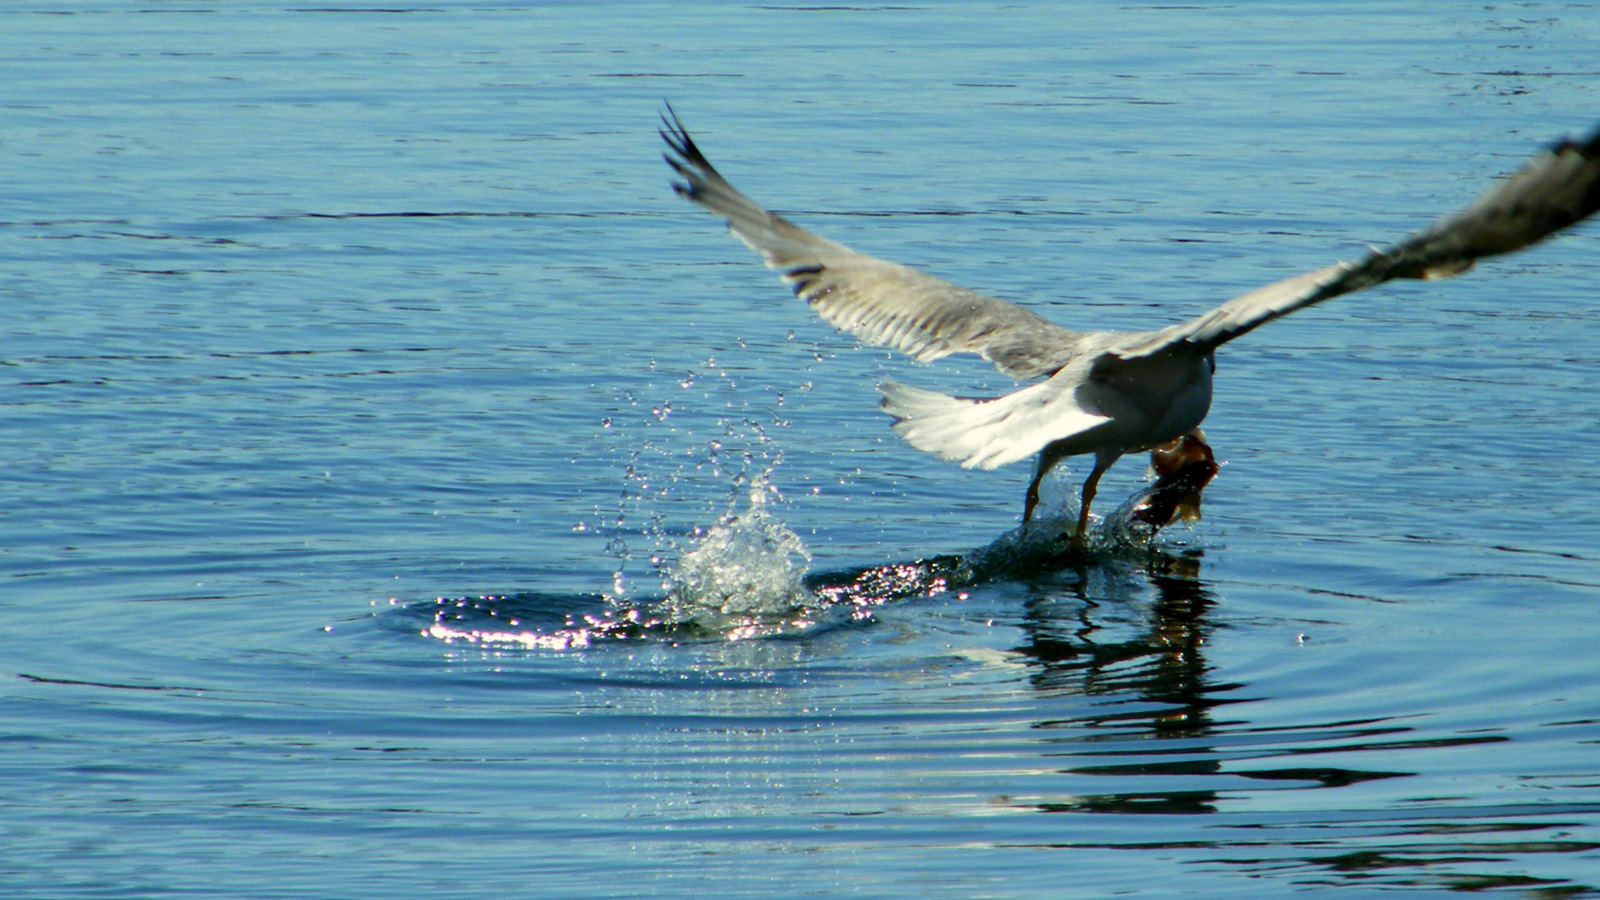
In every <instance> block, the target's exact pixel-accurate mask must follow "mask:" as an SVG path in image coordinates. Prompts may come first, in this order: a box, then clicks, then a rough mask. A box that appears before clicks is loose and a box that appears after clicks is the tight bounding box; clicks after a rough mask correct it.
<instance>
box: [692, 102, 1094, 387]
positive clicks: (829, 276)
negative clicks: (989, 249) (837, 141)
mask: <svg viewBox="0 0 1600 900" xmlns="http://www.w3.org/2000/svg"><path fill="white" fill-rule="evenodd" d="M667 113H668V114H671V117H670V118H669V117H668V116H667V115H663V116H662V123H663V125H664V128H663V129H662V131H661V137H662V139H663V140H665V141H666V142H667V146H668V147H669V148H671V152H669V153H666V154H663V155H664V156H665V158H666V160H667V162H668V163H669V164H670V165H671V166H672V168H673V170H674V171H676V172H677V173H678V175H680V176H681V177H682V178H683V181H682V182H677V183H674V184H673V188H674V189H675V190H676V191H677V192H678V193H679V194H681V195H683V196H684V197H687V198H688V199H690V200H692V201H694V202H695V203H697V204H699V205H700V206H702V207H704V208H706V209H707V210H709V211H711V212H713V213H715V214H717V215H719V216H721V217H722V218H724V219H726V220H727V222H728V227H729V229H730V230H732V231H733V233H734V235H735V236H737V237H738V238H739V239H740V240H741V241H744V242H745V244H746V245H748V246H749V247H750V249H752V250H754V251H756V252H757V253H759V254H761V258H762V259H764V260H766V263H767V266H768V268H771V269H776V270H777V271H778V273H779V275H780V277H782V278H783V281H784V283H786V284H788V285H789V286H790V287H791V288H792V289H793V290H794V292H795V294H796V295H797V296H799V297H800V298H801V299H803V300H805V301H806V302H807V303H809V304H810V305H811V308H812V309H814V310H816V312H817V314H818V315H820V316H821V317H822V318H823V319H825V320H826V321H827V322H828V323H829V324H831V325H833V326H834V327H835V328H838V329H840V330H841V331H848V332H850V333H851V334H853V335H855V336H856V337H858V338H860V339H861V340H863V341H866V342H867V343H869V344H878V345H881V346H886V347H890V348H893V349H895V350H898V351H900V352H901V353H904V354H906V355H908V356H910V357H912V358H914V359H917V360H919V361H922V362H931V361H933V360H936V359H938V358H940V357H942V356H948V355H950V354H952V353H973V354H977V355H978V356H981V357H983V358H984V359H987V360H989V361H990V362H992V363H994V365H995V368H997V369H999V370H1000V371H1002V372H1004V373H1006V374H1007V375H1010V376H1011V377H1013V378H1016V379H1031V378H1039V377H1043V376H1045V375H1048V374H1050V373H1051V372H1054V371H1056V370H1057V369H1059V368H1061V367H1062V366H1063V365H1064V364H1065V363H1066V362H1067V361H1068V360H1069V359H1071V357H1072V355H1073V352H1074V347H1075V345H1076V344H1077V343H1078V339H1079V337H1080V336H1079V335H1078V334H1076V333H1075V332H1072V331H1069V330H1067V329H1065V328H1062V327H1061V326H1059V325H1056V324H1054V323H1053V322H1051V321H1049V320H1048V319H1045V318H1044V317H1042V316H1039V315H1037V314H1035V313H1032V312H1029V311H1028V310H1026V309H1023V308H1022V307H1020V306H1017V305H1016V304H1014V303H1008V302H1006V301H1004V300H999V299H996V298H994V297H989V296H985V295H984V294H980V293H978V292H977V291H971V290H968V289H966V288H963V287H959V286H957V285H954V284H951V283H950V282H948V281H945V280H943V279H941V278H935V277H934V276H932V275H928V274H926V273H923V272H919V271H917V270H916V269H913V268H910V267H908V266H902V265H898V264H896V263H892V262H887V261H885V260H881V259H878V258H876V257H873V256H868V255H866V254H864V253H858V252H856V251H854V250H852V249H850V248H849V247H846V246H844V245H843V244H838V243H835V242H833V241H830V240H828V239H826V238H823V237H820V236H818V235H815V234H812V233H811V232H809V231H806V230H805V229H804V228H801V227H799V226H798V225H795V224H794V223H793V222H790V221H789V220H787V219H785V218H783V217H782V216H779V215H776V214H775V213H772V212H770V211H768V210H766V209H764V208H762V207H761V206H759V205H757V204H756V203H755V202H754V201H753V200H751V199H750V198H749V197H746V196H745V195H744V194H742V193H740V192H739V191H738V190H737V189H736V188H734V186H733V185H731V184H729V183H728V182H727V180H726V179H724V178H723V177H722V175H721V174H719V173H718V172H717V170H716V168H714V167H713V166H712V165H711V163H710V161H708V160H707V159H706V157H705V155H704V154H702V153H701V152H700V148H699V147H697V146H695V143H694V141H693V140H692V139H691V138H690V137H689V134H688V132H686V131H684V129H683V125H682V123H680V122H679V121H678V118H677V115H676V114H672V110H671V107H668V109H667Z"/></svg>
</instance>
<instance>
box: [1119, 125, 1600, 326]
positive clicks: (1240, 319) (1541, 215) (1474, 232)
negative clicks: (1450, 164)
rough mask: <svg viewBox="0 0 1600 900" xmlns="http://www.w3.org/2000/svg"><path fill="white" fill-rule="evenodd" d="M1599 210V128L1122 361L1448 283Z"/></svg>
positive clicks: (1234, 302)
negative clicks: (1412, 225)
mask: <svg viewBox="0 0 1600 900" xmlns="http://www.w3.org/2000/svg"><path fill="white" fill-rule="evenodd" d="M1597 209H1600V129H1596V130H1595V131H1594V132H1593V133H1592V134H1590V135H1589V136H1588V137H1587V138H1585V139H1583V140H1582V141H1572V140H1563V141H1561V142H1559V143H1557V144H1555V145H1554V146H1552V147H1550V148H1549V149H1548V150H1547V151H1545V152H1543V153H1540V154H1539V155H1538V156H1536V157H1534V158H1533V159H1532V160H1531V161H1530V162H1528V164H1527V165H1525V166H1523V167H1522V169H1521V170H1520V171H1518V172H1517V173H1515V174H1514V175H1512V176H1511V177H1509V178H1507V179H1505V180H1504V181H1502V182H1500V183H1499V184H1498V185H1496V186H1495V187H1494V188H1493V189H1491V190H1489V191H1488V192H1486V193H1484V194H1483V195H1482V196H1481V197H1479V198H1478V199H1477V200H1476V201H1475V202H1474V203H1473V204H1472V205H1471V206H1469V207H1467V208H1466V209H1464V210H1462V211H1461V212H1459V213H1457V214H1455V215H1453V216H1450V217H1448V218H1445V219H1442V220H1440V221H1439V222H1438V223H1437V224H1435V225H1434V226H1433V227H1431V228H1429V229H1427V230H1425V231H1422V232H1420V233H1418V234H1415V235H1413V236H1411V237H1409V238H1407V239H1406V240H1403V241H1401V242H1400V243H1398V244H1395V245H1394V246H1392V247H1388V248H1385V249H1383V250H1377V251H1374V252H1372V253H1370V254H1368V255H1367V256H1366V257H1365V258H1363V259H1360V260H1357V261H1355V262H1346V263H1338V264H1335V265H1332V266H1329V267H1328V268H1326V269H1319V270H1317V271H1315V272H1307V273H1306V274H1304V275H1296V276H1295V277H1293V278H1286V279H1284V280H1283V281H1279V282H1276V283H1275V284H1269V285H1267V286H1266V287H1263V288H1258V289H1257V290H1254V291H1251V292H1250V293H1248V294H1245V295H1243V296H1240V297H1236V298H1234V299H1233V300H1229V301H1228V302H1227V303H1224V304H1222V305H1221V306H1219V307H1217V308H1216V309H1213V310H1212V311H1210V312H1208V313H1206V314H1205V315H1203V316H1200V317H1199V318H1196V319H1193V320H1191V321H1188V322H1184V323H1182V324H1179V325H1174V326H1172V327H1170V328H1164V329H1162V330H1160V331H1156V332H1151V333H1149V334H1147V335H1144V336H1143V337H1142V339H1141V340H1139V341H1138V342H1137V343H1135V344H1134V345H1132V346H1130V347H1126V348H1120V349H1119V350H1118V351H1117V353H1116V355H1118V356H1120V357H1123V358H1131V357H1137V356H1149V355H1151V354H1153V353H1157V352H1159V351H1161V350H1163V349H1165V348H1166V347H1169V346H1171V345H1173V344H1177V343H1188V344H1191V345H1197V346H1199V347H1201V348H1203V349H1205V350H1211V349H1214V348H1216V347H1217V346H1219V345H1221V344H1224V343H1226V342H1228V341H1231V340H1233V339H1234V338H1236V337H1239V336H1240V335H1242V334H1246V333H1248V332H1250V331H1253V330H1254V329H1256V328H1259V327H1260V326H1262V325H1265V324H1266V323H1268V322H1270V321H1272V320H1273V319H1276V318H1278V317H1279V316H1285V315H1288V314H1289V313H1292V312H1294V311H1295V310H1297V309H1302V308H1304V307H1307V306H1311V305H1313V304H1316V303H1321V302H1322V301H1324V300H1328V299H1330V298H1333V297H1337V296H1339V295H1340V294H1348V293H1351V292H1352V291H1359V290H1362V289H1364V288H1369V287H1372V286H1373V285H1377V284H1382V283H1383V282H1385V281H1389V280H1391V279H1394V278H1446V277H1449V276H1451V275H1458V274H1460V273H1462V272H1465V271H1466V270H1467V269H1470V268H1472V264H1473V262H1474V261H1476V260H1478V259H1481V258H1483V257H1487V256H1497V255H1499V254H1502V253H1511V252H1513V251H1516V250H1521V249H1522V248H1524V247H1527V246H1528V245H1530V244H1534V243H1537V242H1538V241H1540V240H1543V239H1544V238H1546V237H1549V236H1550V235H1552V234H1555V233H1556V232H1558V231H1561V230H1562V229H1564V228H1567V227H1569V226H1572V225H1574V224H1576V223H1578V222H1581V221H1583V220H1584V219H1585V218H1588V217H1589V216H1590V215H1592V214H1593V213H1594V212H1595V211H1596V210H1597Z"/></svg>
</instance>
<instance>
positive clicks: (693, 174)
mask: <svg viewBox="0 0 1600 900" xmlns="http://www.w3.org/2000/svg"><path fill="white" fill-rule="evenodd" d="M661 123H662V127H661V129H660V130H659V133H660V135H661V138H662V140H664V141H665V142H666V144H667V148H668V149H667V151H666V152H665V153H663V154H662V155H663V157H664V158H665V159H666V161H667V163H668V165H670V166H671V167H672V169H673V171H674V172H676V173H677V175H678V176H679V178H681V179H682V180H681V181H675V182H673V185H672V186H673V189H674V190H675V191H676V192H677V193H678V194H679V195H680V196H683V197H685V198H687V199H688V200H691V201H693V202H694V203H696V204H698V205H700V206H701V207H703V208H705V209H706V210H707V211H709V212H711V213H713V214H715V215H717V216H720V217H722V218H723V219H725V220H726V221H727V223H728V227H729V229H730V230H731V231H732V232H733V234H734V236H735V237H737V238H739V239H740V240H741V241H743V242H744V243H745V244H746V245H748V246H749V247H750V249H752V250H754V251H755V252H756V253H758V254H760V255H761V258H762V259H763V260H765V261H766V264H767V267H768V268H770V269H774V270H776V271H777V272H778V274H779V277H780V278H782V279H783V282H784V283H785V284H787V285H788V286H789V287H790V288H791V289H793V291H794V293H795V295H796V296H798V297H800V298H801V299H803V300H805V301H806V303H808V304H809V305H810V306H811V308H812V309H813V310H814V311H815V312H816V313H817V315H819V316H821V317H822V318H823V319H824V320H825V321H827V322H828V323H830V324H831V325H833V326H834V327H835V328H837V329H839V330H840V331H847V332H850V333H851V334H853V335H855V336H856V337H857V338H858V339H859V340H861V341H864V342H866V343H868V344H874V345H879V346H885V347H889V348H892V349H894V350H898V351H900V352H901V353H904V354H906V355H907V356H910V357H911V358H912V359H915V360H917V361H919V362H932V361H933V360H936V359H939V358H941V357H944V356H949V355H952V354H958V353H970V354H975V355H977V356H979V357H981V358H983V359H986V360H988V361H989V362H991V363H993V364H994V366H995V368H997V369H999V370H1000V371H1001V372H1003V373H1005V374H1006V375H1009V376H1010V377H1012V378H1013V379H1015V380H1017V381H1021V382H1031V383H1030V384H1027V385H1026V386H1025V387H1022V388H1019V389H1018V390H1015V391H1013V392H1011V393H1009V394H1003V395H1001V396H999V397H987V398H972V397H951V396H948V395H946V394H941V393H938V392H936V391H930V390H924V389H922V388H917V387H912V386H910V385H907V384H901V383H899V382H897V381H891V380H885V381H883V382H882V383H880V384H879V385H878V386H877V388H878V392H879V393H880V394H882V395H883V399H882V402H881V403H880V406H881V408H882V409H883V411H884V412H886V413H888V414H889V415H890V416H892V417H893V418H894V425H893V428H894V430H895V432H896V433H897V434H899V435H900V436H901V437H902V438H904V439H905V440H906V441H907V442H909V443H910V444H911V445H912V446H913V447H916V448H917V449H919V450H923V451H926V452H928V453H932V454H935V455H937V456H940V457H943V458H944V459H947V460H951V461H953V462H958V463H960V464H961V465H962V466H964V467H966V468H969V469H970V468H981V469H993V468H996V467H998V466H1003V465H1005V464H1007V463H1013V462H1017V461H1020V460H1023V459H1027V458H1028V457H1030V456H1034V455H1035V454H1037V461H1036V463H1035V466H1034V474H1033V480H1032V481H1031V482H1029V484H1028V491H1027V495H1026V497H1025V499H1024V503H1023V510H1022V522H1023V525H1024V526H1026V525H1027V524H1028V522H1029V521H1030V520H1031V519H1032V518H1033V514H1034V510H1035V508H1036V507H1037V506H1038V504H1039V482H1040V481H1041V480H1042V479H1043V478H1044V476H1045V475H1047V474H1048V473H1049V472H1050V470H1051V469H1052V468H1054V467H1055V465H1056V464H1057V463H1059V462H1060V461H1061V460H1063V459H1066V458H1068V457H1072V456H1079V455H1085V454H1093V455H1094V467H1093V469H1091V470H1090V472H1089V477H1088V479H1087V480H1086V481H1084V483H1083V490H1082V499H1081V502H1080V504H1079V507H1078V510H1079V511H1078V522H1077V530H1076V531H1075V532H1073V534H1072V536H1071V539H1072V542H1073V543H1074V544H1075V545H1076V546H1078V547H1079V548H1081V547H1082V546H1083V542H1084V536H1085V534H1086V532H1087V529H1088V526H1089V506H1090V504H1091V503H1092V502H1093V501H1094V495H1095V489H1096V488H1097V487H1098V485H1099V483H1100V476H1102V475H1104V474H1105V472H1106V470H1107V469H1109V468H1111V466H1112V464H1113V463H1115V462H1116V461H1117V459H1118V458H1119V457H1121V456H1122V455H1123V454H1126V453H1133V452H1139V451H1144V450H1149V449H1151V448H1152V447H1157V446H1159V445H1162V444H1166V443H1168V442H1170V441H1173V440H1176V439H1178V438H1180V437H1183V436H1184V435H1187V434H1189V433H1191V432H1193V431H1194V430H1195V429H1196V428H1198V427H1199V425H1200V422H1201V421H1202V420H1203V419H1205V417H1206V413H1207V411H1209V409H1210V408H1211V376H1212V373H1213V372H1215V371H1216V361H1215V357H1216V352H1217V348H1219V347H1221V346H1222V345H1223V344H1225V343H1227V342H1228V341H1231V340H1233V339H1234V338H1236V337H1240V336H1242V335H1244V334H1248V333H1249V332H1251V331H1254V330H1255V329H1256V328H1258V327H1260V326H1262V325H1265V324H1266V323H1268V322H1271V321H1272V320H1273V319H1276V318H1278V317H1280V316H1285V315H1288V314H1289V313H1292V312H1294V311H1295V310H1297V309H1304V308H1305V307H1307V306H1312V305H1314V304H1317V303H1321V302H1322V301H1324V300H1328V299H1331V298H1333V297H1337V296H1339V295H1341V294H1348V293H1351V292H1354V291H1359V290H1364V289H1366V288H1370V287H1374V286H1376V285H1379V284H1383V283H1384V282H1386V281H1390V280H1392V279H1395V278H1421V279H1433V278H1446V277H1449V276H1453V275H1459V274H1461V273H1462V272H1465V271H1466V270H1467V269H1469V268H1471V267H1472V264H1473V263H1474V262H1475V261H1476V260H1478V259H1480V258H1482V257H1488V256H1497V255H1500V254H1503V253H1511V252H1513V251H1516V250H1520V249H1522V248H1524V247H1527V246H1528V245H1530V244H1533V243H1536V242H1537V241H1540V240H1542V239H1544V238H1546V237H1548V236H1550V235H1552V234H1554V233H1556V232H1558V231H1561V230H1562V229H1564V228H1567V227H1569V226H1571V225H1574V224H1576V223H1578V222H1580V221H1582V220H1583V219H1585V218H1587V217H1588V216H1589V215H1590V214H1592V213H1594V212H1595V210H1596V209H1597V208H1600V127H1597V128H1596V129H1595V131H1594V132H1593V133H1591V134H1590V135H1589V136H1588V137H1585V138H1583V139H1580V140H1572V139H1563V140H1560V141H1557V142H1556V143H1554V144H1552V145H1550V146H1549V147H1547V148H1546V149H1545V150H1544V151H1543V152H1541V153H1539V154H1538V155H1536V156H1534V157H1533V158H1532V159H1531V160H1530V161H1529V162H1527V163H1526V164H1525V165H1524V166H1523V167H1522V168H1521V169H1520V170H1518V171H1517V172H1515V173H1513V174H1512V175H1510V176H1508V177H1506V178H1504V179H1502V180H1500V181H1499V182H1498V183H1496V184H1495V185H1494V186H1493V187H1491V188H1490V189H1489V190H1488V191H1486V192H1484V193H1483V194H1482V195H1481V196H1479V197H1478V198H1477V200H1475V201H1474V202H1473V203H1472V204H1471V205H1469V206H1467V207H1466V208H1465V209H1463V210H1462V211H1460V212H1458V213H1456V214H1455V215H1453V216H1448V217H1445V218H1443V219H1441V220H1439V221H1438V222H1437V223H1435V224H1434V225H1432V226H1431V227H1429V228H1426V229H1423V230H1422V231H1419V232H1417V233H1416V234H1413V235H1412V236H1410V237H1408V238H1405V239H1404V240H1402V241H1400V242H1398V243H1395V244H1393V245H1391V246H1388V247H1385V248H1382V249H1373V250H1371V251H1370V252H1368V253H1367V254H1366V255H1365V256H1364V257H1362V258H1360V259H1357V260H1354V261H1350V262H1340V263H1335V264H1333V265H1331V266H1328V267H1327V268H1323V269H1317V270H1316V271H1314V272H1307V273H1305V274H1303V275H1296V276H1294V277H1292V278H1286V279H1284V280H1282V281H1278V282H1275V283H1273V284H1269V285H1267V286H1266V287H1262V288H1257V289H1256V290H1253V291H1250V292H1249V293H1246V294H1242V295H1240V296H1238V297H1235V298H1234V299H1232V300H1229V301H1228V302H1226V303H1223V304H1222V305H1221V306H1218V307H1216V308H1215V309H1213V310H1211V311H1210V312H1207V313H1205V314H1203V315H1201V316H1198V317H1196V318H1193V319H1190V320H1189V321H1187V322H1180V323H1177V324H1174V325H1169V326H1167V327H1165V328H1160V329H1156V330H1154V331H1134V332H1117V331H1087V332H1078V331H1070V330H1068V329H1066V328H1063V327H1061V326H1060V325H1057V324H1055V323H1053V322H1051V321H1049V320H1048V319H1045V318H1044V317H1042V316H1040V315H1038V314H1037V313H1034V312H1032V311H1030V310H1028V309H1025V308H1023V307H1021V306H1018V305H1016V304H1014V303H1009V302H1007V301H1005V300H999V299H996V298H994V297H989V296H986V295H984V294H981V293H978V292H976V291H972V290H968V289H967V288H964V287H959V286H957V285H954V284H951V283H950V282H948V281H944V280H943V279H940V278H936V277H934V276H932V275H928V274H926V273H923V272H920V271H918V270H916V269H913V268H910V267H908V266H903V265H899V264H897V263H892V262H888V261H886V260H882V259H878V258H876V257H873V256H868V255H866V254H864V253H860V252H857V251H855V250H852V249H850V248H849V247H846V246H844V245H843V244H838V243H835V242H833V241H830V240H828V239H827V238H824V237H820V236H818V235H816V234H813V233H811V232H809V231H806V230H805V229H803V228H801V227H799V226H798V225H795V224H794V223H793V222H790V221H789V220H788V219H785V218H783V217H782V216H779V215H777V214H775V213H773V212H770V211H769V210H767V209H764V208H763V207H761V206H759V205H758V204H756V203H755V202H754V201H752V200H751V199H750V198H749V197H746V196H745V195H744V194H742V193H740V192H739V191H738V190H737V189H735V188H734V187H733V185H731V184H729V183H728V181H727V180H726V179H724V178H723V177H722V175H721V174H719V173H718V172H717V170H716V168H715V167H713V166H712V165H711V162H710V161H709V160H707V159H706V157H705V154H703V153H701V152H700V148H699V147H698V146H696V145H695V142H694V140H693V139H691V138H690V137H689V133H688V131H686V130H685V129H684V127H683V123H682V122H681V121H680V120H679V119H678V115H677V113H676V112H674V111H673V109H672V107H671V105H670V104H668V105H666V109H665V111H664V112H663V113H662V114H661Z"/></svg>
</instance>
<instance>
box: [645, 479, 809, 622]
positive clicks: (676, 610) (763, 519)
mask: <svg viewBox="0 0 1600 900" xmlns="http://www.w3.org/2000/svg"><path fill="white" fill-rule="evenodd" d="M769 472H770V470H769V471H768V472H762V473H761V474H759V475H757V476H756V477H754V478H752V479H751V480H750V484H749V490H748V491H747V492H746V494H745V498H746V501H747V505H746V506H745V507H744V508H743V509H739V508H737V505H736V504H734V503H730V505H729V509H728V512H727V514H726V515H724V516H723V518H722V521H720V522H718V523H717V524H716V525H714V526H712V527H711V528H710V529H709V530H707V531H706V532H705V533H704V534H702V535H700V537H699V539H698V540H697V541H696V542H695V544H694V546H693V548H692V549H690V550H689V551H688V552H686V553H684V554H683V555H682V556H681V557H680V558H679V559H678V561H677V563H676V564H670V565H666V566H664V567H663V571H662V575H663V586H664V587H666V589H667V597H666V599H665V600H664V601H662V603H661V604H660V606H661V608H662V610H663V611H664V612H665V614H666V615H667V617H668V618H669V619H672V620H687V621H695V622H702V623H707V624H709V623H713V622H717V621H720V620H723V619H731V620H734V621H737V622H741V623H749V622H756V621H759V620H763V619H770V618H773V617H782V616H786V615H789V614H791V613H795V612H801V611H804V610H805V609H806V608H807V607H808V606H810V605H812V604H813V602H814V599H815V598H813V597H812V595H811V593H810V592H809V591H807V590H806V588H805V585H804V578H805V574H806V569H807V567H808V566H809V565H810V562H811V554H810V552H808V551H807V550H806V547H805V544H804V543H803V542H802V541H801V540H800V536H799V535H798V534H795V533H794V531H792V530H791V529H790V528H789V527H788V526H787V525H785V524H784V523H783V522H782V521H781V520H779V519H777V518H775V517H774V516H773V514H772V512H771V510H770V508H769V503H770V502H771V501H772V500H774V499H776V498H777V497H778V492H777V488H776V487H774V486H773V485H772V484H771V483H770V482H769V481H768V474H769Z"/></svg>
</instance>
